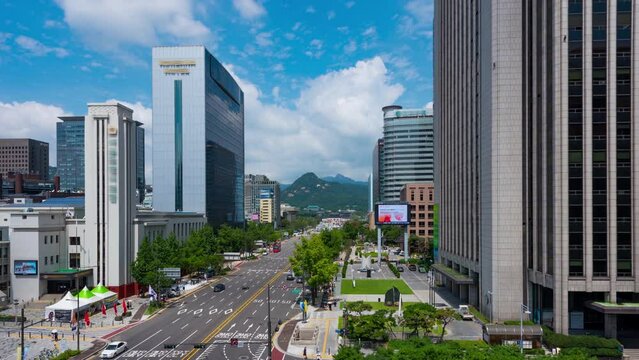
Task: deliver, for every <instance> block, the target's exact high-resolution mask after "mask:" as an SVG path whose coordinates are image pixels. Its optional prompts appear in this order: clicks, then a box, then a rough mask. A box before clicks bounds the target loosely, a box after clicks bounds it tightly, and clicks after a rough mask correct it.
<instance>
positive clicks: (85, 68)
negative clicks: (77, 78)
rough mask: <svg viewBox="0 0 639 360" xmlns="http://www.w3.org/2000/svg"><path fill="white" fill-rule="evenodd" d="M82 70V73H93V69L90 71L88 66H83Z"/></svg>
mask: <svg viewBox="0 0 639 360" xmlns="http://www.w3.org/2000/svg"><path fill="white" fill-rule="evenodd" d="M80 70H82V71H84V72H89V71H91V69H89V67H88V66H86V65H82V66H80Z"/></svg>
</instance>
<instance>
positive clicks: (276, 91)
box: [271, 86, 280, 100]
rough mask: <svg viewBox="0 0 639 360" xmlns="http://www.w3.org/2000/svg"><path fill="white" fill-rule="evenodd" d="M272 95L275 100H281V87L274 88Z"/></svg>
mask: <svg viewBox="0 0 639 360" xmlns="http://www.w3.org/2000/svg"><path fill="white" fill-rule="evenodd" d="M271 95H273V98H274V99H275V100H279V98H280V87H279V86H275V87H273V90H271Z"/></svg>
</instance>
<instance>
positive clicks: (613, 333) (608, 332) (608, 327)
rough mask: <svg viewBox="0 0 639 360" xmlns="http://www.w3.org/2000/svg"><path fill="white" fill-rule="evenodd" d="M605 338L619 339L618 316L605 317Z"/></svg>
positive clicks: (607, 315)
mask: <svg viewBox="0 0 639 360" xmlns="http://www.w3.org/2000/svg"><path fill="white" fill-rule="evenodd" d="M604 336H605V337H607V338H611V339H616V338H617V315H612V314H605V315H604Z"/></svg>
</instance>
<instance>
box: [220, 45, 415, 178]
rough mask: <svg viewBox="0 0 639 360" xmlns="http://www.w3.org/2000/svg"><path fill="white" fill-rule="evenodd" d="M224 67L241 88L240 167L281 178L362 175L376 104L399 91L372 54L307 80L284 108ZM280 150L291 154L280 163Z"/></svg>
mask: <svg viewBox="0 0 639 360" xmlns="http://www.w3.org/2000/svg"><path fill="white" fill-rule="evenodd" d="M227 68H228V69H229V70H230V71H231V73H232V74H233V76H234V77H235V78H236V79H237V81H238V83H239V84H240V86H241V87H242V89H243V90H244V98H245V109H246V113H245V121H246V125H245V127H246V138H245V143H246V172H247V173H258V174H267V175H269V176H270V177H272V178H275V179H277V180H280V181H284V182H290V181H293V180H294V179H295V178H297V177H298V176H299V175H301V174H302V173H304V172H307V171H315V172H316V173H319V174H335V173H341V174H345V175H347V176H351V177H353V178H357V179H364V178H366V176H367V174H368V173H369V172H370V165H369V164H370V153H371V151H372V147H373V143H374V141H375V139H377V138H378V137H379V136H380V134H381V132H382V115H381V108H382V106H384V105H388V104H392V103H394V102H395V101H396V100H397V99H398V98H399V96H400V95H401V94H402V93H403V92H404V88H403V86H402V85H400V84H393V83H391V80H390V77H389V74H388V72H387V69H386V66H385V65H384V62H383V61H382V59H381V58H379V57H375V58H372V59H368V60H363V61H359V62H357V63H356V64H355V65H354V66H352V67H349V68H346V69H342V70H338V71H332V72H329V73H326V74H324V75H322V76H319V77H317V78H314V79H311V80H310V81H308V82H306V83H305V84H304V85H303V87H302V88H301V91H300V95H299V97H298V98H297V99H295V100H294V102H293V103H294V105H293V107H292V108H286V107H283V106H280V105H275V104H270V103H266V102H265V101H264V100H263V98H262V94H261V91H260V90H259V88H258V87H257V86H256V85H254V84H252V83H250V82H247V81H245V80H243V79H241V78H238V77H237V75H236V74H235V72H234V70H233V66H231V65H228V66H227ZM274 91H276V90H272V91H271V93H272V94H273V92H274ZM277 91H279V90H277ZM281 154H295V156H290V157H287V158H286V162H285V166H282V157H281Z"/></svg>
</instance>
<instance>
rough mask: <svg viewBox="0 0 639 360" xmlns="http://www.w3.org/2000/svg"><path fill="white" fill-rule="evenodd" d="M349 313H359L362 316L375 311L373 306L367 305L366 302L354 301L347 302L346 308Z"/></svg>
mask: <svg viewBox="0 0 639 360" xmlns="http://www.w3.org/2000/svg"><path fill="white" fill-rule="evenodd" d="M344 307H345V308H346V310H347V311H348V312H349V313H357V315H358V316H362V313H363V312H364V311H371V310H373V306H372V305H371V304H367V303H365V302H364V301H361V300H360V301H353V302H347V303H346V305H345V306H344Z"/></svg>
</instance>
